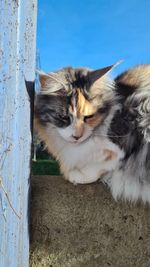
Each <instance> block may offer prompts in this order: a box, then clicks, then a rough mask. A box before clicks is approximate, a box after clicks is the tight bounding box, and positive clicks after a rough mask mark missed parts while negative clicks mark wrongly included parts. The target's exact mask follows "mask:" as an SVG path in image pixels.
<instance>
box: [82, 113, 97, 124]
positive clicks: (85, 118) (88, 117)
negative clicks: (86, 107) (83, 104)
mask: <svg viewBox="0 0 150 267" xmlns="http://www.w3.org/2000/svg"><path fill="white" fill-rule="evenodd" d="M94 116H95V114H91V115H88V116H84V121H85V122H86V121H87V120H90V119H92V118H94Z"/></svg>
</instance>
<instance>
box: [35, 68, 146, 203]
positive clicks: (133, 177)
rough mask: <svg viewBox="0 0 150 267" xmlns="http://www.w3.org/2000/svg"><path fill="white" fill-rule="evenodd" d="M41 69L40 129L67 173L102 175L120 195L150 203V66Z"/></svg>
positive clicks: (85, 179)
mask: <svg viewBox="0 0 150 267" xmlns="http://www.w3.org/2000/svg"><path fill="white" fill-rule="evenodd" d="M113 67H114V65H112V66H109V67H105V68H103V69H99V70H95V71H93V70H91V69H88V68H72V67H68V68H63V69H61V70H58V71H57V72H55V73H49V74H45V73H40V91H39V93H38V95H37V97H36V102H35V128H36V129H37V131H38V134H39V137H40V139H41V140H42V141H44V142H45V144H46V146H47V148H48V150H49V152H50V153H52V154H53V155H54V156H55V157H56V158H57V160H58V161H59V163H60V169H61V172H62V173H63V174H64V176H65V178H66V179H67V180H69V181H70V182H72V183H74V184H85V183H92V182H95V181H97V180H98V179H99V178H101V180H102V181H103V182H105V183H107V184H108V186H109V187H110V189H111V192H112V195H113V197H114V198H115V199H118V198H123V199H127V200H130V201H133V202H135V201H137V200H139V199H141V200H143V201H144V202H150V65H140V66H137V67H135V68H133V69H130V70H128V71H126V72H125V73H123V74H122V75H120V76H119V77H117V78H116V79H115V80H111V79H110V78H108V75H107V74H108V73H109V72H110V71H111V69H112V68H113Z"/></svg>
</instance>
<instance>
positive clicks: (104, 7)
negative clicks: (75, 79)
mask: <svg viewBox="0 0 150 267" xmlns="http://www.w3.org/2000/svg"><path fill="white" fill-rule="evenodd" d="M37 48H38V50H39V52H40V58H41V67H42V69H43V70H44V71H51V70H56V69H59V68H61V67H64V66H87V67H91V68H93V69H96V68H101V67H104V66H107V65H111V64H113V63H115V62H116V61H118V60H120V59H124V62H123V63H122V64H121V65H120V66H118V67H117V70H116V72H115V74H116V73H119V72H121V71H123V70H125V69H127V68H128V67H131V66H133V65H136V64H140V63H148V62H150V1H149V0H143V1H141V0H130V1H129V0H126V1H119V0H80V1H79V0H76V1H75V0H39V1H38V29H37Z"/></svg>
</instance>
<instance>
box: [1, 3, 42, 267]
mask: <svg viewBox="0 0 150 267" xmlns="http://www.w3.org/2000/svg"><path fill="white" fill-rule="evenodd" d="M36 13H37V6H36V0H26V1H22V0H0V177H1V181H2V184H1V186H0V267H27V266H28V258H29V234H28V192H29V177H30V156H31V155H30V151H31V127H30V100H29V95H28V92H27V88H26V83H25V80H26V81H28V84H29V83H30V84H31V82H32V84H33V81H34V72H35V71H34V68H35V49H36V48H35V43H36V42H35V39H36ZM2 186H3V188H2ZM4 190H5V191H6V192H7V194H8V195H6V194H5V193H6V192H4ZM9 202H10V203H9ZM11 205H12V207H11ZM13 209H14V210H13ZM15 212H16V213H17V214H18V215H19V217H20V218H18V216H17V215H16V214H15Z"/></svg>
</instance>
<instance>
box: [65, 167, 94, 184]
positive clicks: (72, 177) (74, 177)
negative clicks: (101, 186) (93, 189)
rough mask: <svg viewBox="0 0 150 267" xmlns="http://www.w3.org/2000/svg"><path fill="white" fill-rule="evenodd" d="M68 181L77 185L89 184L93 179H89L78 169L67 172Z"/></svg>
mask: <svg viewBox="0 0 150 267" xmlns="http://www.w3.org/2000/svg"><path fill="white" fill-rule="evenodd" d="M68 181H69V182H71V183H73V184H74V185H77V184H89V183H93V182H95V179H93V178H89V177H88V176H86V174H84V173H82V172H81V171H80V170H78V169H73V170H71V171H70V172H69V175H68Z"/></svg>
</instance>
